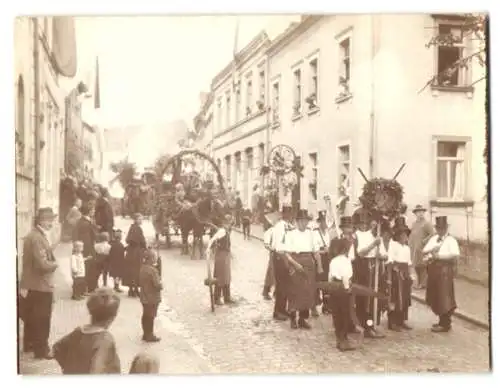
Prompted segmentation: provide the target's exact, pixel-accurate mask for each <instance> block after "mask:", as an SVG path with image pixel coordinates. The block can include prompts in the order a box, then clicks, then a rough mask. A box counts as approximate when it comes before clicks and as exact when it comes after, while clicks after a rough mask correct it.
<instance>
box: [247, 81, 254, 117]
mask: <svg viewBox="0 0 500 388" xmlns="http://www.w3.org/2000/svg"><path fill="white" fill-rule="evenodd" d="M252 89H253V84H252V80H251V79H248V80H247V106H246V111H245V113H246V115H247V116H248V115H249V114H251V113H252V92H253V90H252Z"/></svg>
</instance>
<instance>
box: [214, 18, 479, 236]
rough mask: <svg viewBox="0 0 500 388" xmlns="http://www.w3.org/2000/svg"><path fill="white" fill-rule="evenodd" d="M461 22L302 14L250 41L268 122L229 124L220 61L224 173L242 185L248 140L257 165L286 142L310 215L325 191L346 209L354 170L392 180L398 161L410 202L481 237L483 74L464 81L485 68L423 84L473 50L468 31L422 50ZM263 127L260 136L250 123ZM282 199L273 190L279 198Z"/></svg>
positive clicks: (230, 95)
mask: <svg viewBox="0 0 500 388" xmlns="http://www.w3.org/2000/svg"><path fill="white" fill-rule="evenodd" d="M460 23H461V21H460V19H459V18H458V17H457V16H456V15H451V16H449V15H448V16H447V15H425V14H411V15H410V14H407V15H328V16H305V17H303V18H302V20H301V22H300V23H294V24H292V25H291V26H290V27H289V28H288V29H287V30H286V31H285V32H284V33H283V34H281V35H280V36H278V37H277V38H276V39H274V40H273V41H272V42H266V43H262V46H261V49H257V48H256V46H258V44H256V43H255V40H254V46H253V47H255V49H254V50H253V51H252V52H253V53H254V54H253V56H252V57H251V58H252V59H251V60H250V59H247V60H246V62H245V63H248V64H249V65H248V70H246V69H245V70H246V71H247V72H248V71H253V73H257V74H259V73H260V70H257V71H255V70H253V69H260V68H261V67H259V66H260V65H261V64H264V63H265V64H266V69H267V71H266V74H265V84H266V86H265V87H263V90H265V93H264V99H265V102H266V105H265V106H266V107H267V106H269V108H270V109H269V110H268V112H269V115H267V120H268V121H267V122H266V119H265V118H264V117H266V115H265V114H262V119H260V117H261V116H260V115H259V112H260V111H257V112H256V113H255V117H252V119H251V120H248V121H245V120H243V123H241V124H238V122H239V121H238V119H239V117H237V116H236V117H235V115H236V103H233V101H234V100H236V101H237V100H238V98H239V97H238V94H237V93H238V89H235V88H231V86H232V85H231V84H232V83H233V84H234V82H232V81H233V79H234V78H236V79H238V78H237V77H235V76H234V75H233V74H234V73H236V72H231V67H230V66H228V67H227V68H226V69H225V70H224V71H223V72H221V74H220V75H218V77H216V78H215V80H214V82H213V87H212V89H213V92H214V104H215V106H214V117H215V121H216V124H215V131H214V132H215V133H214V136H213V142H214V147H213V148H214V154H215V155H216V158H218V159H220V160H221V161H222V165H224V166H226V165H230V166H231V169H229V168H228V169H227V170H224V171H226V176H227V177H228V178H230V179H228V181H230V182H232V183H233V182H234V183H233V186H234V187H237V188H243V184H242V183H243V182H245V180H244V179H241V176H246V177H248V175H249V171H251V170H253V168H254V166H255V164H251V167H249V165H248V164H247V163H246V162H242V160H248V159H245V158H244V156H246V155H247V153H246V150H247V149H248V147H252V151H253V150H255V147H256V146H257V150H258V149H259V145H261V144H263V145H264V147H263V149H264V152H263V157H261V158H260V160H261V161H262V160H265V159H266V157H267V154H268V152H269V150H270V149H271V148H272V147H273V146H276V145H279V144H284V145H288V146H290V147H291V148H292V149H293V150H294V151H295V154H296V155H297V156H298V157H299V158H300V162H301V165H302V167H303V170H302V172H303V178H302V179H300V180H299V183H298V184H299V188H298V191H299V192H300V196H299V197H300V206H301V207H303V208H307V209H308V210H309V211H310V212H312V213H316V212H317V211H318V210H321V209H324V208H325V206H326V204H325V200H324V196H325V194H328V195H329V196H330V197H331V198H332V201H333V203H334V205H335V202H336V201H337V199H338V198H340V197H341V196H343V194H344V193H345V194H347V195H348V196H349V201H348V203H347V208H346V211H347V213H350V212H352V211H353V210H354V208H355V207H356V206H357V204H358V198H359V196H360V195H361V192H362V189H363V185H364V182H365V178H364V177H363V175H362V174H361V173H360V170H361V171H362V172H363V174H364V175H365V176H366V177H367V179H370V178H372V177H385V178H391V177H393V176H394V175H395V174H396V172H397V171H398V170H399V168H400V167H401V166H402V165H403V164H404V165H405V167H404V169H403V170H402V172H401V173H400V175H399V176H398V181H399V182H400V183H401V184H402V186H403V187H404V191H405V193H404V198H405V202H406V203H407V204H408V207H409V209H411V208H413V207H414V206H415V205H417V204H422V205H424V206H426V207H427V208H428V209H429V211H430V213H431V215H432V217H434V216H436V215H446V216H448V220H449V223H450V225H451V226H450V227H451V232H452V233H454V234H455V235H457V236H459V237H462V238H471V239H475V240H485V239H486V238H487V229H488V223H487V203H486V199H485V194H486V185H487V176H486V166H485V164H484V160H483V149H484V146H485V136H484V129H485V123H486V113H485V109H484V102H485V81H482V82H478V83H474V80H476V79H481V77H482V76H483V75H484V69H483V68H481V66H479V65H478V64H477V63H472V64H471V66H468V68H461V69H460V70H459V71H458V72H456V73H455V74H453V75H451V76H450V77H449V78H448V79H447V80H446V82H438V83H434V84H432V85H430V86H429V87H427V88H425V89H424V90H422V88H423V86H424V85H426V83H427V82H428V81H429V80H430V79H431V78H432V76H433V75H434V74H436V73H438V72H440V71H441V69H443V68H446V67H448V66H449V65H450V64H451V63H453V62H454V61H456V60H457V59H459V58H463V57H466V56H467V55H470V54H471V53H473V52H474V49H475V47H474V43H473V42H472V41H469V40H467V39H464V40H460V42H459V44H456V45H454V47H452V48H450V47H449V46H448V47H445V46H439V45H438V46H436V47H432V48H427V47H426V43H428V42H429V41H430V40H431V38H432V37H433V36H434V35H436V33H437V31H440V32H441V31H448V32H450V33H454V31H455V30H456V29H457V25H458V24H460ZM401 36H404V37H405V38H404V39H401ZM256 39H257V41H258V39H259V38H256ZM260 39H262V37H261V38H260ZM264 40H265V39H264ZM247 52H248V51H247ZM250 64H251V65H250ZM250 69H252V70H250ZM236 74H243V75H244V74H245V71H241V72H239V73H236ZM224 80H225V81H224ZM473 83H474V85H472V84H473ZM242 85H244V82H242ZM227 102H229V103H227ZM224 103H226V104H224ZM228 106H230V107H231V108H232V110H230V111H229V110H227V109H226V110H225V109H224V108H225V107H226V108H227V107H228ZM264 110H265V109H264ZM228 111H229V112H230V113H228ZM259 120H262V122H260V121H259ZM232 123H233V124H232ZM268 123H269V126H268V128H269V129H268V131H267V133H268V138H266V136H265V134H266V131H265V130H261V131H260V132H259V128H260V127H261V126H262V127H265V126H266V125H267V124H268ZM231 124H232V125H231ZM237 155H240V157H239V158H235V157H234V156H237ZM253 155H255V153H254V154H253ZM258 159H259V158H258ZM226 160H227V161H229V162H230V163H227V162H226ZM250 160H252V158H250ZM258 164H259V163H257V165H258ZM235 170H236V173H235V172H234V171H235ZM240 171H241V172H240ZM287 195H289V193H286V191H285V190H283V189H281V188H280V197H281V198H280V199H281V202H284V201H289V200H290V199H289V198H287ZM409 215H410V214H409ZM410 220H411V217H410Z"/></svg>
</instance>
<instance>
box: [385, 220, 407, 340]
mask: <svg viewBox="0 0 500 388" xmlns="http://www.w3.org/2000/svg"><path fill="white" fill-rule="evenodd" d="M409 235H410V228H408V227H407V226H406V225H400V226H399V227H398V228H397V229H395V230H394V240H392V241H391V243H390V244H389V249H388V252H387V264H386V268H387V282H388V293H389V310H388V321H389V322H388V324H389V325H388V326H389V330H393V331H401V330H402V329H403V330H411V327H410V326H408V324H407V323H406V321H407V320H408V310H409V308H410V305H411V284H412V279H413V269H412V268H411V251H410V247H409V246H408V236H409Z"/></svg>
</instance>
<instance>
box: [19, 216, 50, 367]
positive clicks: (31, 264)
mask: <svg viewBox="0 0 500 388" xmlns="http://www.w3.org/2000/svg"><path fill="white" fill-rule="evenodd" d="M55 218H56V215H55V214H54V212H53V210H52V209H51V208H48V207H46V208H40V209H39V211H38V214H37V216H36V219H35V227H34V228H33V230H32V231H31V232H30V233H29V234H28V235H27V236H26V237H25V238H24V243H23V263H22V264H23V265H22V274H21V289H22V290H27V295H26V299H25V303H26V308H25V312H26V315H25V318H24V344H23V348H24V351H25V352H30V351H33V352H34V353H35V358H36V359H50V358H52V356H51V354H50V347H49V343H48V341H49V334H50V323H51V318H52V303H53V298H54V272H55V271H56V269H57V267H58V264H57V262H56V259H55V257H54V252H53V251H52V247H51V243H50V240H49V233H50V230H51V229H52V224H53V222H54V219H55Z"/></svg>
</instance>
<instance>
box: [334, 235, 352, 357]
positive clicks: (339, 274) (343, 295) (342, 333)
mask: <svg viewBox="0 0 500 388" xmlns="http://www.w3.org/2000/svg"><path fill="white" fill-rule="evenodd" d="M350 249H351V242H350V241H349V240H347V239H345V238H340V239H338V240H337V242H336V252H337V253H338V254H337V255H336V256H335V257H334V258H333V259H332V261H331V262H330V265H329V270H328V272H329V274H330V278H329V280H330V281H331V282H332V283H336V286H337V287H336V288H335V289H333V290H331V291H330V300H329V302H330V308H331V312H332V321H333V326H334V328H335V337H336V339H337V349H339V350H340V351H341V352H345V351H348V350H354V349H355V346H354V345H353V344H351V342H350V341H349V338H348V337H347V334H348V332H349V331H350V328H351V325H352V322H351V294H350V288H351V281H352V261H351V259H350V258H349V257H348V256H347V255H348V253H349V251H350Z"/></svg>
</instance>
